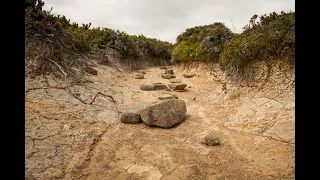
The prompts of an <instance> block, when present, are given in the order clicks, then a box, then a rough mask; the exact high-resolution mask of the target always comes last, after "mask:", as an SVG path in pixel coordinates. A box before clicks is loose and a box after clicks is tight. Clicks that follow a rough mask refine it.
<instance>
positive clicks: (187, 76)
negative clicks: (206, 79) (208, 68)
mask: <svg viewBox="0 0 320 180" xmlns="http://www.w3.org/2000/svg"><path fill="white" fill-rule="evenodd" d="M194 75H195V74H194V73H186V74H183V77H185V78H191V77H193V76H194Z"/></svg>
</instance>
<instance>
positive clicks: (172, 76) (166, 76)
mask: <svg viewBox="0 0 320 180" xmlns="http://www.w3.org/2000/svg"><path fill="white" fill-rule="evenodd" d="M161 77H162V78H163V79H172V78H176V76H175V75H173V74H162V75H161Z"/></svg>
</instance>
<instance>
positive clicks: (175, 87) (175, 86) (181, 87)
mask: <svg viewBox="0 0 320 180" xmlns="http://www.w3.org/2000/svg"><path fill="white" fill-rule="evenodd" d="M168 87H169V88H171V89H172V90H174V91H176V90H178V91H182V90H184V88H185V87H187V84H182V83H169V84H168Z"/></svg>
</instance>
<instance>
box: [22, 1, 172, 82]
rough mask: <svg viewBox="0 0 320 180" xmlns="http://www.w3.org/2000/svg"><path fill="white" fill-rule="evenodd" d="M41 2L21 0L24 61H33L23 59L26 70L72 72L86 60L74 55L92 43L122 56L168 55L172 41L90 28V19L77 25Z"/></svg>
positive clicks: (87, 48)
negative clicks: (23, 16)
mask: <svg viewBox="0 0 320 180" xmlns="http://www.w3.org/2000/svg"><path fill="white" fill-rule="evenodd" d="M43 6H44V2H43V1H42V0H25V36H26V53H25V54H26V60H27V61H28V60H33V61H34V62H30V61H28V62H27V63H26V65H27V67H28V68H26V71H27V74H33V75H39V74H44V73H45V72H55V71H57V68H58V69H60V71H61V69H63V70H64V71H65V72H70V73H69V75H70V76H72V74H73V70H72V66H75V67H78V68H79V66H80V67H81V66H85V65H83V64H86V62H79V61H78V60H77V59H79V58H76V57H75V56H83V54H85V53H88V52H89V51H90V50H91V49H92V48H93V47H98V48H113V49H115V50H117V51H118V52H119V53H120V54H121V55H122V58H127V57H132V58H143V59H152V58H162V59H167V60H169V59H170V58H171V52H172V48H173V44H171V43H169V42H163V41H160V40H157V39H154V38H147V37H145V36H143V35H138V36H136V35H128V34H127V33H125V32H120V31H119V30H117V31H115V30H112V29H108V28H100V27H98V28H90V27H91V23H89V24H82V25H81V26H80V25H79V24H78V23H70V20H67V18H66V17H65V16H60V15H54V14H52V13H51V11H45V10H43V9H42V7H43ZM59 66H60V67H59ZM80 69H81V68H80Z"/></svg>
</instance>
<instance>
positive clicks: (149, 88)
mask: <svg viewBox="0 0 320 180" xmlns="http://www.w3.org/2000/svg"><path fill="white" fill-rule="evenodd" d="M167 88H168V86H167V85H165V84H154V83H153V84H142V85H140V90H142V91H155V90H165V89H167Z"/></svg>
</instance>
